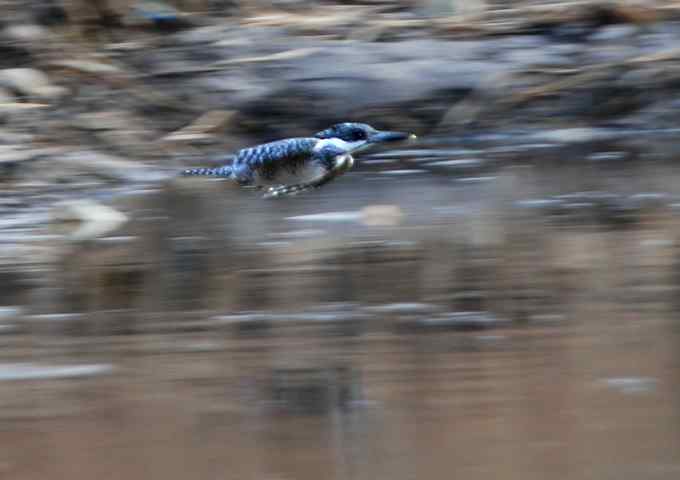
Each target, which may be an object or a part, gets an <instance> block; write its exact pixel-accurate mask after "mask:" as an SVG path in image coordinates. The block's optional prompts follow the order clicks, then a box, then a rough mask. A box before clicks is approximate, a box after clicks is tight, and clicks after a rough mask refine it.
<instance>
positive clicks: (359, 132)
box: [352, 130, 366, 141]
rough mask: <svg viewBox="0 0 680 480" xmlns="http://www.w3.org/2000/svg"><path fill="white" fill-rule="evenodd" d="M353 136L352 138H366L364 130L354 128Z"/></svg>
mask: <svg viewBox="0 0 680 480" xmlns="http://www.w3.org/2000/svg"><path fill="white" fill-rule="evenodd" d="M352 136H353V137H354V140H355V141H356V140H366V132H364V131H363V130H355V131H354V134H353V135H352Z"/></svg>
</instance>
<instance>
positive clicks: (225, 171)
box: [182, 166, 233, 178]
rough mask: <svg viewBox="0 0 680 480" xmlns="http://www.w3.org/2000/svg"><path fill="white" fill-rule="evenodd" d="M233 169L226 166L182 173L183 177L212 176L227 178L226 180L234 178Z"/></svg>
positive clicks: (196, 169) (192, 169) (191, 169)
mask: <svg viewBox="0 0 680 480" xmlns="http://www.w3.org/2000/svg"><path fill="white" fill-rule="evenodd" d="M232 173H233V172H232V169H231V167H229V166H224V167H216V168H190V169H188V170H184V171H183V172H182V175H184V176H188V175H203V176H210V177H226V178H231V176H232Z"/></svg>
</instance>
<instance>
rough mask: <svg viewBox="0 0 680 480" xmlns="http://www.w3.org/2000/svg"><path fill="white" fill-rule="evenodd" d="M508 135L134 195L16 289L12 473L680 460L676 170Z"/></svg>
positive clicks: (657, 465) (401, 473)
mask: <svg viewBox="0 0 680 480" xmlns="http://www.w3.org/2000/svg"><path fill="white" fill-rule="evenodd" d="M600 153H601V152H600ZM572 154H573V152H572ZM507 155H508V154H507V152H506V153H502V152H501V153H496V154H494V153H493V151H492V150H491V151H490V150H486V151H485V152H483V153H482V160H484V162H483V163H482V164H475V163H474V162H472V163H470V162H468V163H467V164H466V163H461V164H453V166H452V165H448V166H446V169H448V170H445V172H444V173H442V172H440V171H433V170H432V169H431V168H430V167H427V168H424V171H413V170H414V169H416V170H420V169H423V168H422V164H423V163H427V162H424V161H422V158H423V157H424V156H426V155H424V154H423V153H421V154H419V155H417V156H409V155H408V154H405V155H404V156H403V157H399V156H398V155H396V156H395V157H398V158H400V159H399V160H398V161H396V160H395V161H394V162H393V163H382V162H383V161H384V160H388V161H392V158H390V157H381V156H376V157H373V160H374V162H371V161H368V162H366V163H365V164H364V165H363V167H362V168H363V170H362V171H357V172H352V173H351V174H349V175H347V176H346V177H343V178H342V179H340V180H339V181H338V182H336V183H334V184H331V185H329V186H328V187H327V188H325V189H322V190H320V191H318V192H313V193H312V194H309V195H304V196H300V197H296V198H292V199H284V200H282V201H275V202H272V201H264V200H260V199H259V197H258V196H257V194H256V193H254V192H244V191H233V190H232V189H229V188H226V187H225V186H224V184H222V183H216V182H189V181H187V182H184V181H182V182H171V183H168V184H166V185H164V186H161V187H158V188H155V189H152V190H151V191H149V192H147V193H146V194H144V195H131V196H129V197H126V198H121V199H119V200H118V201H117V204H118V206H119V207H120V208H121V209H123V210H125V211H126V212H128V213H129V214H131V215H132V217H133V220H132V221H131V222H130V223H129V224H128V225H127V227H126V229H125V231H122V232H117V234H116V235H117V236H116V237H113V238H109V239H108V240H102V241H99V242H95V243H93V244H90V245H87V246H76V247H74V246H65V247H64V248H66V249H73V251H72V253H71V255H70V256H67V257H66V259H65V260H63V261H62V262H61V263H59V264H55V265H47V266H44V265H43V266H39V265H37V266H36V265H34V266H33V267H32V268H33V270H32V271H30V272H29V273H28V274H26V272H23V273H24V274H26V275H28V276H29V277H31V278H33V281H32V283H30V285H31V287H26V288H19V289H18V293H16V294H13V295H12V296H11V297H10V296H8V295H5V296H4V297H3V298H5V302H6V303H7V304H12V303H13V304H22V306H23V308H24V310H23V313H21V314H19V315H18V316H13V315H9V314H8V315H7V319H6V320H4V322H5V323H4V325H5V326H6V327H8V328H6V329H5V330H4V331H2V330H0V333H2V335H0V342H1V343H2V349H1V350H0V446H1V448H0V475H1V477H2V478H11V479H45V478H50V479H51V478H64V479H69V480H74V479H80V478H83V479H85V478H88V479H89V478H164V479H175V478H177V479H180V478H182V479H185V478H214V479H218V478H220V479H221V478H233V479H243V478H254V479H310V480H311V479H314V480H316V479H319V478H336V479H339V480H349V479H378V478H390V479H394V480H397V479H415V478H451V477H455V478H465V479H487V478H504V479H522V480H526V479H546V478H550V479H572V478H573V479H598V480H599V479H617V480H627V479H641V478H644V479H675V478H678V477H679V476H680V454H679V452H680V408H678V407H679V406H680V389H679V388H678V387H677V377H678V374H679V373H680V354H679V352H680V350H679V346H680V335H679V330H678V328H677V326H676V323H677V320H676V316H677V312H678V303H677V300H676V297H677V293H676V292H677V278H678V277H677V274H678V271H679V270H678V267H677V265H678V263H677V259H678V246H679V245H680V244H679V240H680V238H679V236H678V233H679V232H680V229H679V228H678V226H679V225H680V224H679V223H678V218H677V213H676V211H675V210H676V207H675V205H674V204H675V199H676V195H679V194H680V188H678V187H676V186H675V185H676V184H677V183H678V182H677V179H678V178H680V177H679V176H678V171H677V170H678V169H677V167H676V166H675V165H674V164H673V163H672V161H669V160H668V159H660V160H654V159H653V160H649V161H646V162H634V163H626V164H625V165H624V164H616V165H615V166H613V165H612V163H608V162H601V161H585V160H583V158H582V157H583V156H585V155H576V156H575V157H576V158H577V160H578V161H576V160H575V161H573V162H564V161H563V160H564V158H563V156H564V155H566V154H565V153H564V152H563V151H558V152H557V153H552V154H550V153H545V152H542V153H540V154H536V153H532V151H530V150H526V151H520V152H519V153H516V152H515V153H512V155H511V156H510V158H507ZM430 156H431V157H433V158H435V160H433V161H437V160H451V159H453V160H455V159H470V158H472V154H471V153H470V152H465V151H462V152H461V151H459V152H458V153H450V154H446V155H442V157H443V158H436V157H437V155H436V151H434V152H432V151H431V152H430ZM378 160H379V161H380V163H379V162H377V161H378ZM558 162H560V163H558ZM558 166H559V168H557V167H558ZM456 168H460V169H461V170H460V171H458V170H455V169H456ZM465 168H468V170H464V169H465ZM406 169H408V170H411V171H406V172H405V171H404V170H406ZM395 170H397V171H396V172H395ZM593 190H598V191H606V192H608V193H609V196H603V195H602V194H599V195H595V194H592V193H589V194H579V195H575V196H572V197H562V198H557V196H559V195H562V194H568V193H574V192H584V191H593ZM546 199H548V200H546ZM310 215H316V216H311V217H310ZM36 277H37V278H36ZM471 312H474V313H471ZM57 314H66V315H57ZM0 325H2V324H0ZM67 366H71V367H72V368H71V369H68V368H66V367H67Z"/></svg>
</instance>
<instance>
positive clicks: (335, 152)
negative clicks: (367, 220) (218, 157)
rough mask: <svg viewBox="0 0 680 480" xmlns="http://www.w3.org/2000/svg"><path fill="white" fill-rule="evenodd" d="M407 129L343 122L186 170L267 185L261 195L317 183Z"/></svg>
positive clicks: (319, 183)
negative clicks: (365, 150)
mask: <svg viewBox="0 0 680 480" xmlns="http://www.w3.org/2000/svg"><path fill="white" fill-rule="evenodd" d="M406 138H409V135H407V134H404V133H400V132H379V131H377V130H375V129H373V128H372V127H370V126H369V125H365V124H357V123H342V124H338V125H334V126H333V127H331V128H329V129H327V130H324V131H322V132H319V133H317V134H316V135H315V136H314V137H300V138H288V139H285V140H278V141H275V142H270V143H265V144H262V145H257V146H255V147H250V148H244V149H242V150H240V151H239V152H238V153H237V154H236V157H235V158H234V161H233V162H232V164H231V165H228V166H222V167H217V168H194V169H190V170H185V171H184V174H185V175H208V176H217V177H225V178H229V179H232V180H234V181H236V182H237V183H238V184H239V185H242V186H254V187H258V188H265V189H267V194H266V196H279V195H286V194H293V193H298V192H301V191H304V190H308V189H310V188H318V187H320V186H322V185H324V184H326V183H328V182H329V181H331V180H333V179H334V178H336V177H338V176H339V175H342V174H343V173H345V172H346V171H347V170H349V169H350V168H352V166H353V165H354V158H353V157H352V155H351V154H352V152H356V151H359V150H361V149H363V148H365V147H367V146H369V145H371V144H374V143H379V142H387V141H393V140H402V139H406Z"/></svg>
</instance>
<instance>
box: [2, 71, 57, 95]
mask: <svg viewBox="0 0 680 480" xmlns="http://www.w3.org/2000/svg"><path fill="white" fill-rule="evenodd" d="M0 86H3V87H6V88H9V89H12V90H16V91H18V92H21V93H23V94H25V95H30V96H35V97H39V98H47V99H53V98H59V97H61V96H64V95H65V94H66V93H68V90H67V89H66V88H64V87H59V86H57V85H52V84H51V83H50V80H49V78H48V77H47V75H45V74H44V73H43V72H41V71H40V70H36V69H34V68H7V69H4V70H0Z"/></svg>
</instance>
